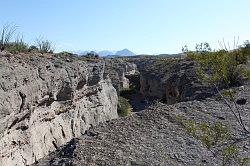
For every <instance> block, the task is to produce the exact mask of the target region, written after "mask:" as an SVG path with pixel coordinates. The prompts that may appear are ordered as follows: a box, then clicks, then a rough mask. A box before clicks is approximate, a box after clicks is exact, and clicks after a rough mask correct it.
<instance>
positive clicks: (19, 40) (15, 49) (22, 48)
mask: <svg viewBox="0 0 250 166" xmlns="http://www.w3.org/2000/svg"><path fill="white" fill-rule="evenodd" d="M6 50H7V51H9V52H11V53H13V54H16V53H19V52H29V46H28V44H26V43H25V42H24V41H23V37H22V36H21V37H20V36H19V35H18V36H17V37H16V40H15V41H14V42H11V43H9V44H8V45H7V46H6Z"/></svg>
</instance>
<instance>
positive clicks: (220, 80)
mask: <svg viewBox="0 0 250 166" xmlns="http://www.w3.org/2000/svg"><path fill="white" fill-rule="evenodd" d="M247 43H249V42H247ZM211 50H212V49H211V48H210V46H209V44H208V43H201V44H197V46H196V51H188V49H187V47H183V51H185V53H186V54H187V57H188V58H190V59H192V60H194V61H196V62H198V63H199V65H200V67H199V68H198V69H197V75H198V76H199V77H200V78H201V79H202V80H205V81H207V82H208V83H210V84H211V85H212V86H213V87H214V88H215V89H216V91H217V92H218V94H219V95H220V97H221V98H222V100H223V101H224V102H225V103H226V105H227V106H228V107H229V109H230V111H231V112H232V114H233V115H234V117H235V118H236V120H237V122H238V123H239V125H240V127H241V128H242V129H243V130H244V132H245V133H246V134H250V132H249V131H248V130H247V129H246V127H245V125H244V122H243V121H242V117H241V113H240V111H241V110H240V109H239V108H238V106H237V104H236V102H235V99H234V95H233V94H232V93H231V91H230V90H229V91H228V93H227V94H229V95H228V96H227V97H229V99H230V100H228V99H227V98H226V97H225V95H223V94H222V93H221V92H220V90H219V89H221V88H225V89H230V87H232V86H236V85H241V84H242V83H243V81H244V80H245V79H248V78H249V75H250V74H249V73H250V72H249V69H248V68H247V67H244V66H243V64H245V63H247V62H248V58H249V55H248V51H249V44H244V46H243V47H242V48H239V49H234V50H232V51H230V50H228V49H227V48H225V49H224V50H219V51H211ZM242 50H244V51H242ZM230 101H231V102H232V104H233V105H234V106H235V109H234V108H233V107H232V104H231V103H230Z"/></svg>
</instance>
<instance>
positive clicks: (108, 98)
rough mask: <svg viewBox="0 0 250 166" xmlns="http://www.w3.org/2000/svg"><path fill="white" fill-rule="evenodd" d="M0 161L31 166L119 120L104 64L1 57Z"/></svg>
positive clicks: (1, 162) (113, 92) (113, 93)
mask: <svg viewBox="0 0 250 166" xmlns="http://www.w3.org/2000/svg"><path fill="white" fill-rule="evenodd" d="M0 78H1V79H0V165H3V166H5V165H20V166H22V165H29V164H32V163H34V162H35V161H37V160H38V159H40V158H42V157H44V156H46V155H48V154H49V152H52V151H54V150H56V149H57V148H58V147H59V146H61V145H63V144H65V143H66V142H68V141H70V140H71V139H72V138H74V137H79V136H80V135H82V134H84V133H85V131H86V130H87V129H89V128H90V127H91V126H93V125H96V124H98V123H99V122H103V121H107V120H110V119H114V118H117V117H118V115H117V100H118V99H117V93H116V90H115V88H114V87H113V86H112V84H111V81H110V79H109V78H108V77H107V76H105V75H104V62H103V61H99V62H95V63H94V62H88V63H87V62H84V61H80V60H74V61H72V62H68V61H66V60H63V59H60V58H56V57H53V56H52V57H49V58H45V57H39V56H32V57H29V56H27V57H26V56H25V57H23V56H18V55H15V56H12V55H7V54H4V55H1V57H0Z"/></svg>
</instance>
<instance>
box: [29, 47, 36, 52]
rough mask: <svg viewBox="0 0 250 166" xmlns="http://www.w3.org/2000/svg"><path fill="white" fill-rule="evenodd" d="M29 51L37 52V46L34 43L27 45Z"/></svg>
mask: <svg viewBox="0 0 250 166" xmlns="http://www.w3.org/2000/svg"><path fill="white" fill-rule="evenodd" d="M29 52H38V48H37V46H34V45H31V46H29Z"/></svg>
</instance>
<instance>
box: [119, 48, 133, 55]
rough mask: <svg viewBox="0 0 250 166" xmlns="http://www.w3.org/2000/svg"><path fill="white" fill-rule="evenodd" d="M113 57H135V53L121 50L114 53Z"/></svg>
mask: <svg viewBox="0 0 250 166" xmlns="http://www.w3.org/2000/svg"><path fill="white" fill-rule="evenodd" d="M115 55H117V56H133V55H135V53H133V52H132V51H130V50H128V49H123V50H121V51H117V52H116V53H115Z"/></svg>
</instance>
